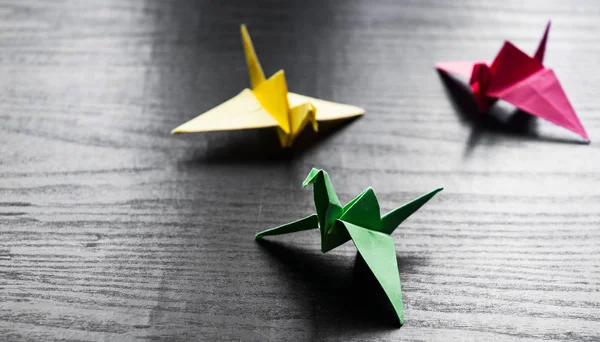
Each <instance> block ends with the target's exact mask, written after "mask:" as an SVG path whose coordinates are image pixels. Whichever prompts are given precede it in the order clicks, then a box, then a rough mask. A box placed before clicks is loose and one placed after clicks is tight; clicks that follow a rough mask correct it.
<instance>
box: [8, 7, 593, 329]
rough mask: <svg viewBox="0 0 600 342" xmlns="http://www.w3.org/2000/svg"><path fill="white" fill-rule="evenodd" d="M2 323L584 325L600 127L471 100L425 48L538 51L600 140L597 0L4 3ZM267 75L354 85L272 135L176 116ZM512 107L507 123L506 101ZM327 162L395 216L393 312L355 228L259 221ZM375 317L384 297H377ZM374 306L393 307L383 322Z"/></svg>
mask: <svg viewBox="0 0 600 342" xmlns="http://www.w3.org/2000/svg"><path fill="white" fill-rule="evenodd" d="M0 16H1V20H0V47H1V48H0V132H1V133H0V202H1V203H0V227H1V228H0V229H1V230H0V233H1V234H0V336H1V337H0V340H7V341H8V340H11V341H16V340H43V341H47V340H59V339H64V340H109V341H116V340H207V341H217V340H244V341H246V340H254V341H267V340H271V341H281V340H294V341H309V340H341V341H350V340H389V341H392V340H398V339H403V340H418V341H423V340H477V341H484V340H487V341H489V340H527V341H534V340H535V341H538V340H570V341H574V340H581V341H592V340H598V339H600V287H599V286H600V210H599V209H600V206H599V203H600V186H599V180H600V170H599V167H600V148H599V146H600V145H598V144H597V143H595V142H593V143H592V144H591V145H587V144H581V143H580V142H579V141H580V140H578V138H577V137H575V136H574V135H572V134H570V133H569V132H567V131H566V130H563V129H561V128H558V127H555V126H553V125H552V124H550V123H547V122H545V121H542V120H527V119H526V116H523V115H519V114H517V115H516V116H509V114H511V113H512V112H511V110H510V109H507V108H500V109H499V110H496V111H495V113H494V115H493V116H491V117H488V118H481V117H477V115H476V114H475V110H474V108H476V107H475V104H474V102H473V100H472V98H470V97H469V95H468V94H467V93H465V92H464V91H463V90H461V88H460V87H458V86H457V85H456V84H454V83H453V82H450V81H449V80H447V79H443V78H441V77H440V75H438V73H436V72H435V71H434V69H433V64H434V63H435V62H437V61H443V60H456V59H458V60H460V59H481V58H483V59H488V58H492V57H493V56H494V55H495V53H496V52H497V50H498V49H499V48H500V46H501V44H502V41H503V40H504V39H510V40H512V41H513V42H515V43H516V44H517V45H518V46H520V47H522V48H523V49H524V50H526V51H528V52H533V51H534V49H535V47H536V46H537V43H538V41H539V39H540V37H541V34H542V31H543V29H544V26H545V24H546V21H547V20H548V19H552V20H553V27H552V30H551V32H550V40H549V43H548V50H547V55H546V64H547V65H549V66H552V67H554V69H555V71H556V73H557V74H558V76H559V78H560V80H561V82H562V84H563V87H564V88H565V89H566V91H567V94H568V96H569V98H570V99H571V101H572V103H573V105H574V107H575V109H576V111H577V112H578V114H579V116H580V118H581V120H582V122H583V124H584V125H585V127H586V129H587V131H588V133H589V134H590V137H591V139H592V141H594V139H599V138H600V133H598V132H600V114H599V110H600V96H599V94H600V82H599V81H598V75H599V73H598V70H599V69H598V68H599V65H598V55H599V54H600V47H599V46H600V45H599V43H600V39H599V38H598V37H600V26H599V25H598V23H599V22H600V3H598V2H592V1H589V2H576V1H569V2H567V1H554V2H552V3H549V2H548V1H541V0H540V1H526V2H525V1H502V2H496V3H491V2H488V1H481V0H464V1H445V0H431V1H418V0H414V1H403V2H400V1H391V0H389V1H377V2H375V1H366V0H365V1H356V0H353V1H319V0H314V1H312V0H311V1H298V2H292V1H289V2H284V1H272V2H270V1H256V2H253V1H244V0H240V1H216V0H215V1H194V0H181V1H150V0H148V1H133V0H129V1H125V0H107V1H84V0H79V1H76V0H71V1H69V0H64V1H51V0H48V1H29V0H27V1H25V0H20V1H1V2H0ZM240 23H246V24H247V25H248V27H249V29H250V32H251V34H252V36H253V39H254V43H255V47H256V50H257V53H258V55H259V57H260V59H261V62H262V64H263V67H264V69H265V71H266V72H267V74H271V73H273V72H275V71H276V70H278V69H279V68H283V69H285V71H286V74H287V78H288V84H289V87H290V89H291V90H292V91H295V92H298V93H302V94H306V95H310V96H317V97H320V98H323V99H329V100H333V101H338V102H342V103H349V104H354V105H358V106H361V107H364V108H365V109H366V110H367V114H366V115H365V116H364V117H362V118H359V119H357V120H353V121H350V122H348V123H345V124H335V125H329V126H326V125H324V126H323V129H322V132H321V133H320V134H318V135H315V134H314V133H311V132H307V133H304V134H303V135H302V136H301V138H300V139H299V141H298V142H297V144H296V146H295V148H293V149H292V150H287V151H281V150H280V148H279V147H278V142H277V137H276V134H275V133H274V131H273V130H259V131H245V132H221V133H211V134H196V135H187V136H171V135H170V134H169V132H170V130H171V129H172V128H174V127H175V126H177V125H178V124H180V123H182V122H184V121H186V120H188V119H190V118H192V117H194V116H196V115H198V114H199V113H201V112H203V111H205V110H207V109H209V108H211V107H213V106H215V105H217V104H219V103H220V102H222V101H223V100H225V99H228V98H230V97H231V96H233V95H235V94H237V93H238V92H239V91H240V90H241V89H243V88H244V87H246V86H247V84H248V81H247V74H246V70H245V65H244V59H243V58H244V57H243V54H242V48H241V43H240V37H239V24H240ZM524 118H525V119H524ZM313 166H316V167H319V168H323V169H326V170H327V171H329V173H330V175H331V176H332V181H333V183H334V186H335V187H336V190H337V191H338V195H339V196H340V199H341V200H342V201H343V202H346V201H348V200H349V199H351V198H352V197H353V196H354V195H356V194H358V193H359V192H360V191H362V190H363V189H364V188H365V187H367V186H369V185H370V186H373V188H374V189H375V191H376V192H377V194H378V196H379V198H380V200H381V207H382V211H384V212H385V211H387V210H389V209H391V208H394V207H396V206H398V205H400V204H402V203H404V202H405V201H407V200H409V199H412V198H414V197H416V196H417V195H420V194H422V193H424V192H426V191H429V190H431V189H433V188H435V187H437V186H444V187H445V190H444V191H443V192H442V193H440V194H439V195H438V196H437V197H436V198H434V199H433V200H432V201H431V202H430V203H428V204H427V205H426V206H425V207H424V208H423V209H421V210H420V211H418V212H417V213H416V214H415V215H414V216H412V217H411V218H410V219H409V220H407V221H406V222H405V223H404V224H403V225H402V226H401V227H400V228H399V229H398V230H397V231H396V233H395V234H394V240H395V243H396V249H397V256H398V263H399V271H400V276H401V279H402V284H403V291H404V292H403V293H404V303H405V312H406V324H405V325H404V326H403V327H402V328H400V329H398V328H397V326H395V325H394V324H393V313H391V314H390V312H389V310H388V309H389V308H387V307H386V306H385V305H382V304H381V303H382V302H383V303H385V297H383V301H382V296H383V293H382V292H381V291H378V289H377V288H376V287H373V283H372V278H371V276H370V275H369V274H368V271H365V267H364V264H362V263H361V262H360V259H359V260H358V261H357V257H356V250H355V247H354V246H353V245H352V244H351V243H348V244H346V245H344V246H342V247H340V248H338V249H336V250H334V251H332V252H330V253H327V254H322V253H321V252H320V250H319V243H320V241H319V235H318V234H317V233H316V232H304V233H298V234H296V235H288V236H282V237H277V238H271V239H269V241H268V242H265V243H261V244H259V243H257V242H256V241H255V240H254V238H253V235H254V233H256V232H258V231H260V230H263V229H266V228H270V227H272V226H275V225H278V224H282V223H285V222H287V221H290V220H293V219H295V218H300V217H303V216H305V215H307V214H309V213H311V212H312V211H313V204H312V192H311V190H310V189H302V188H301V182H302V180H303V179H304V177H305V176H306V174H307V173H308V171H309V170H310V168H311V167H313ZM390 315H392V316H390ZM390 320H391V322H390Z"/></svg>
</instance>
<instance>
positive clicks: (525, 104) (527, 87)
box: [435, 22, 590, 141]
mask: <svg viewBox="0 0 600 342" xmlns="http://www.w3.org/2000/svg"><path fill="white" fill-rule="evenodd" d="M549 31H550V22H548V26H546V31H545V32H544V36H543V37H542V40H541V42H540V45H539V47H538V49H537V51H536V53H535V55H534V56H533V57H529V56H528V55H527V54H525V53H524V52H523V51H521V50H519V49H518V48H517V47H516V46H514V45H513V44H512V43H511V42H509V41H505V42H504V45H503V46H502V48H501V49H500V52H498V55H497V56H496V58H495V59H494V61H493V62H492V63H489V62H443V63H438V64H436V65H435V67H436V69H438V70H440V71H443V72H447V73H451V74H456V75H460V76H463V77H468V78H470V80H469V85H471V89H472V90H473V95H474V96H475V100H476V101H477V104H478V106H479V108H480V109H481V110H482V111H483V112H484V113H485V112H487V111H488V108H489V107H490V106H491V105H493V104H494V102H495V101H496V100H498V99H500V100H504V101H506V102H509V103H511V104H513V105H514V106H515V107H517V108H519V109H521V110H523V111H525V112H527V113H529V114H531V115H534V116H537V117H540V118H542V119H546V120H548V121H550V122H552V123H554V124H556V125H558V126H561V127H564V128H566V129H568V130H570V131H572V132H574V133H576V134H578V135H580V136H582V137H583V138H584V139H585V140H587V141H590V139H589V138H588V136H587V133H586V132H585V129H584V128H583V125H581V122H580V121H579V119H578V118H577V115H576V114H575V110H574V109H573V107H572V106H571V104H570V103H569V100H568V99H567V95H565V92H564V91H563V89H562V87H561V86H560V83H559V82H558V79H557V78H556V75H554V72H553V71H552V69H549V68H546V67H544V66H543V65H542V62H543V60H544V52H545V51H546V40H547V39H548V32H549Z"/></svg>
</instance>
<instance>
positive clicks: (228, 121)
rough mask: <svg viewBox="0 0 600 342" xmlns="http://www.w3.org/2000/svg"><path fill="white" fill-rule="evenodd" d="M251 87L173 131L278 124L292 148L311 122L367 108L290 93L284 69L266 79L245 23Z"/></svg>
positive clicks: (286, 144) (285, 142) (282, 140)
mask: <svg viewBox="0 0 600 342" xmlns="http://www.w3.org/2000/svg"><path fill="white" fill-rule="evenodd" d="M241 33H242V43H243V45H244V52H245V54H246V63H247V66H248V74H249V75H250V87H251V88H250V89H244V90H243V91H242V92H241V93H239V94H238V95H236V96H235V97H233V98H232V99H230V100H228V101H226V102H224V103H223V104H221V105H219V106H217V107H215V108H213V109H211V110H209V111H208V112H206V113H204V114H202V115H200V116H198V117H196V118H194V119H192V120H190V121H188V122H186V123H184V124H182V125H181V126H179V127H177V128H175V129H174V130H173V131H172V132H171V133H173V134H177V133H195V132H209V131H223V130H241V129H253V128H266V127H275V128H276V129H277V135H278V136H279V141H280V143H281V146H282V147H290V146H291V145H292V143H293V141H294V139H295V138H296V137H297V136H298V134H299V133H300V132H301V131H302V130H303V129H304V127H305V126H306V125H307V124H309V123H310V124H311V126H312V128H313V130H314V131H315V132H316V131H317V130H318V121H329V120H337V119H344V118H350V117H354V116H359V115H362V114H364V113H365V111H364V109H362V108H358V107H354V106H350V105H345V104H340V103H334V102H329V101H324V100H319V99H315V98H312V97H308V96H303V95H299V94H295V93H290V92H288V89H287V83H286V80H285V74H284V72H283V70H279V71H278V72H276V73H275V74H274V75H273V76H271V78H269V79H265V75H264V73H263V71H262V67H261V65H260V63H259V61H258V58H257V57H256V53H255V52H254V46H253V45H252V40H251V39H250V35H249V34H248V31H247V30H246V26H245V25H242V26H241Z"/></svg>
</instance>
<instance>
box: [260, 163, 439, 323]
mask: <svg viewBox="0 0 600 342" xmlns="http://www.w3.org/2000/svg"><path fill="white" fill-rule="evenodd" d="M309 184H313V193H314V201H315V208H316V210H317V213H316V214H313V215H310V216H307V217H305V218H303V219H300V220H298V221H294V222H291V223H288V224H284V225H282V226H279V227H275V228H272V229H269V230H265V231H263V232H260V233H258V234H256V238H257V239H260V238H262V237H264V236H268V235H280V234H288V233H293V232H298V231H303V230H309V229H316V228H318V229H319V230H320V232H321V251H322V252H323V253H325V252H328V251H330V250H332V249H334V248H336V247H338V246H340V245H342V244H344V243H346V242H347V241H350V240H352V241H353V242H354V245H355V246H356V249H358V252H359V253H360V255H361V256H362V258H363V259H364V260H365V262H366V264H367V266H368V267H369V268H370V269H371V271H372V272H373V275H375V278H376V279H377V281H378V282H379V284H380V285H381V287H382V288H383V290H384V292H385V293H386V295H387V297H388V299H389V300H390V302H391V304H392V306H393V308H394V310H395V312H396V315H397V316H398V321H399V322H400V324H401V325H402V324H404V309H403V305H402V289H401V286H400V276H399V274H398V265H397V262H396V250H395V248H394V240H393V239H392V237H391V236H390V234H392V233H393V232H394V230H395V229H396V228H397V227H398V226H399V225H400V223H402V221H404V220H405V219H407V218H408V217H409V216H410V215H412V214H413V213H414V212H415V211H417V210H418V209H419V208H421V206H423V205H424V204H425V203H427V201H429V200H430V199H431V198H432V197H433V196H434V195H435V194H436V193H438V192H439V191H441V190H442V188H438V189H435V190H433V191H431V192H429V193H427V194H425V195H423V196H421V197H419V198H417V199H415V200H413V201H411V202H408V203H406V204H404V205H403V206H401V207H399V208H396V209H394V210H392V211H390V212H389V213H388V214H386V215H384V216H380V212H379V203H378V202H377V197H376V196H375V192H374V191H373V189H372V188H370V187H369V188H367V189H366V190H365V191H363V192H362V193H361V194H360V195H358V196H357V197H356V198H354V199H353V200H352V201H350V202H349V203H348V204H346V205H345V206H342V205H341V203H340V201H339V200H338V198H337V195H336V193H335V190H334V189H333V185H332V184H331V180H330V179H329V175H328V174H327V172H325V171H323V170H317V169H314V168H313V169H312V171H311V172H310V173H309V174H308V177H307V178H306V180H305V181H304V183H303V184H302V185H303V186H307V185H309Z"/></svg>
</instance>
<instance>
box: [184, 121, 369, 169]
mask: <svg viewBox="0 0 600 342" xmlns="http://www.w3.org/2000/svg"><path fill="white" fill-rule="evenodd" d="M359 117H360V116H359ZM359 117H353V118H349V119H342V120H334V121H325V122H319V131H318V132H314V131H313V130H312V129H311V128H310V127H308V126H307V127H306V128H305V129H304V130H303V131H302V132H301V133H300V135H298V136H297V137H296V139H295V140H294V144H293V145H292V147H291V148H282V147H281V145H280V144H279V139H278V138H277V132H276V131H275V130H274V129H272V128H268V129H257V130H248V131H232V132H211V133H205V134H206V135H207V136H206V137H205V139H207V144H206V145H207V146H206V148H202V149H195V150H194V151H192V152H191V156H190V157H189V159H188V160H187V161H184V162H182V163H184V164H192V165H193V164H220V165H225V164H257V163H258V164H264V163H268V162H278V161H282V160H284V161H285V160H294V159H296V158H298V157H300V156H301V155H303V154H305V153H308V152H309V151H311V150H312V149H313V148H315V147H316V146H317V145H319V144H323V143H325V142H326V141H327V140H329V139H331V138H332V137H333V136H335V135H336V134H338V133H341V132H342V131H343V130H344V129H346V128H347V127H348V126H349V125H350V123H351V122H353V121H354V120H356V119H357V118H359Z"/></svg>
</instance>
